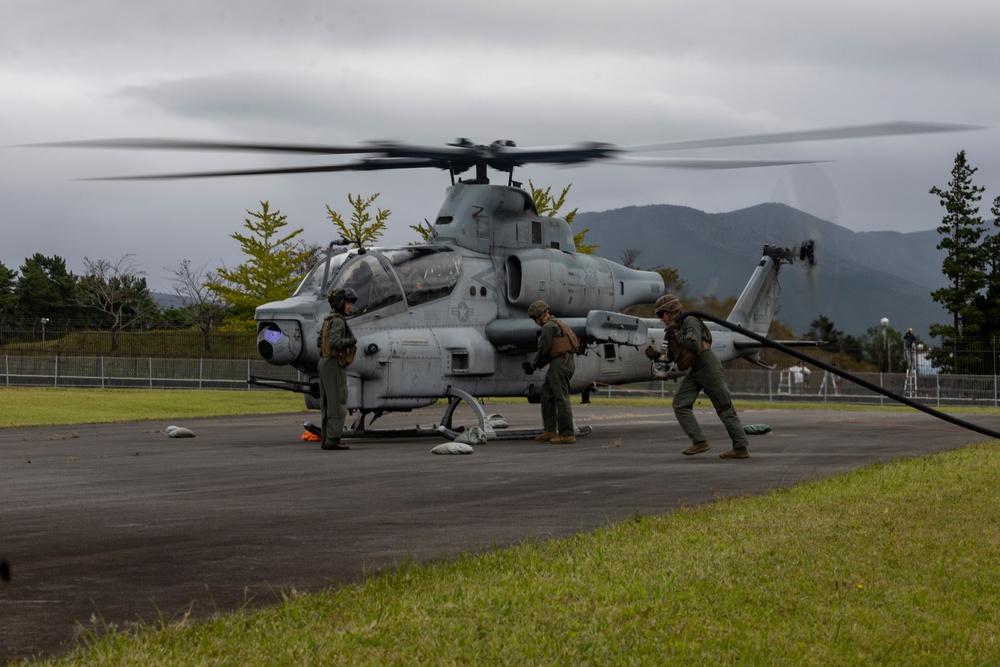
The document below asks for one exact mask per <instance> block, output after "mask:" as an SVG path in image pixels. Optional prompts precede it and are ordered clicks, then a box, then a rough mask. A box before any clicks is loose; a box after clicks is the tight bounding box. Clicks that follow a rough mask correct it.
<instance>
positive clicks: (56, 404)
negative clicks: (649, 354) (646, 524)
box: [0, 387, 994, 428]
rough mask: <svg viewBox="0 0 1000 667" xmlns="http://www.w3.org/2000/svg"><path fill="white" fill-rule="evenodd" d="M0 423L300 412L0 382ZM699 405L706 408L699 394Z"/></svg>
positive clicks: (292, 403)
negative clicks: (13, 384) (9, 384)
mask: <svg viewBox="0 0 1000 667" xmlns="http://www.w3.org/2000/svg"><path fill="white" fill-rule="evenodd" d="M670 400H671V399H670V398H648V397H637V398H627V399H617V398H613V399H608V398H596V397H592V398H591V403H593V404H594V405H633V406H637V407H663V409H664V410H669V409H670ZM484 402H485V403H486V404H488V405H489V404H495V405H503V404H505V403H524V399H523V398H510V399H503V398H490V399H487V400H486V401H484ZM734 404H735V405H736V408H737V410H748V409H755V410H767V409H780V410H852V411H865V410H869V411H870V410H877V411H882V412H884V411H887V410H890V411H891V410H904V411H908V410H912V408H908V407H905V406H884V407H879V406H866V405H839V404H833V403H805V402H804V403H781V404H776V403H768V402H761V401H752V402H751V401H735V402H734ZM0 405H2V406H3V408H4V409H3V410H2V411H0V428H14V427H26V426H57V425H62V424H102V423H114V422H126V421H142V420H155V419H171V418H176V419H180V418H184V417H186V418H192V417H219V416H225V415H239V414H267V413H279V412H302V411H304V410H305V404H304V402H303V399H302V396H301V394H293V393H291V392H285V391H221V390H202V389H171V390H162V389H89V388H88V389H81V388H69V387H66V388H63V387H0ZM696 406H697V407H704V408H709V407H711V403H709V402H708V401H707V400H705V399H701V400H699V401H698V402H697V403H696ZM948 412H950V413H962V412H965V413H969V412H972V413H975V412H982V413H992V412H994V411H993V410H991V409H989V408H949V409H948Z"/></svg>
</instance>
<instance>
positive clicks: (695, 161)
mask: <svg viewBox="0 0 1000 667" xmlns="http://www.w3.org/2000/svg"><path fill="white" fill-rule="evenodd" d="M820 162H827V160H728V159H725V158H716V159H713V158H704V159H703V158H683V157H681V158H641V157H620V158H616V159H614V160H610V161H609V162H608V164H616V165H625V166H630V167H632V166H635V167H660V168H667V169H753V168H755V167H783V166H787V165H794V164H816V163H820Z"/></svg>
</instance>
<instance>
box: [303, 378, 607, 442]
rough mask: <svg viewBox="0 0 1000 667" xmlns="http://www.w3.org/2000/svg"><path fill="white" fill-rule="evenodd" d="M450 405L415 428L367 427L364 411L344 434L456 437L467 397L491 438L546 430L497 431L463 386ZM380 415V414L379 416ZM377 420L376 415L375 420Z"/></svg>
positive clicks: (582, 431) (580, 432) (580, 431)
mask: <svg viewBox="0 0 1000 667" xmlns="http://www.w3.org/2000/svg"><path fill="white" fill-rule="evenodd" d="M447 394H448V407H447V408H445V411H444V416H443V417H442V419H441V423H440V424H434V425H431V426H416V427H415V428H412V429H410V428H399V429H367V428H365V417H366V415H365V413H360V414H358V416H357V417H356V418H355V420H354V423H353V424H351V426H350V427H349V428H345V429H344V432H343V435H342V437H344V438H425V437H430V436H440V437H443V438H445V439H447V440H455V439H456V438H458V437H459V436H460V435H461V434H462V432H463V431H464V430H465V427H464V426H461V425H459V426H457V427H453V426H452V419H453V417H454V416H455V410H456V409H457V408H458V406H459V405H460V404H461V402H462V401H465V402H466V403H467V404H468V405H469V407H470V408H472V411H473V412H474V413H475V415H476V419H477V421H478V422H479V428H481V429H482V430H483V433H485V434H486V439H487V441H489V440H529V439H531V438H534V437H537V436H539V435H541V434H542V430H541V429H519V430H512V431H507V430H505V431H503V433H497V432H496V430H494V428H493V425H492V424H490V420H489V417H487V416H486V412H485V411H484V410H483V406H481V405H480V404H479V401H477V400H476V398H475V397H474V396H473V395H472V394H470V393H468V392H466V391H463V390H461V389H455V388H454V387H449V388H448V391H447ZM377 418H378V415H376V417H375V419H377ZM372 421H374V419H373V420H372ZM303 427H304V428H305V429H306V430H307V431H309V432H310V433H312V434H313V435H317V436H320V437H322V431H321V430H320V427H319V426H316V425H315V424H313V423H312V422H305V423H304V424H303ZM591 431H593V428H591V427H590V426H584V427H582V428H577V429H574V435H577V436H581V437H582V436H585V435H588V434H589V433H590V432H591Z"/></svg>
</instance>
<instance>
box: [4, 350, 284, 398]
mask: <svg viewBox="0 0 1000 667" xmlns="http://www.w3.org/2000/svg"><path fill="white" fill-rule="evenodd" d="M251 375H256V376H262V377H268V378H275V379H279V380H290V381H299V380H304V378H301V377H300V374H299V372H298V371H296V370H295V369H294V368H291V367H289V366H284V367H277V366H272V365H271V364H269V363H267V362H266V361H264V360H263V359H157V358H154V357H146V358H138V357H109V356H99V357H62V356H55V357H51V356H44V357H43V356H30V357H25V356H12V355H5V356H4V357H3V366H2V367H0V385H4V386H31V387H101V388H106V389H125V388H139V389H240V390H260V389H263V387H259V386H256V385H250V384H248V383H247V379H248V378H249V377H250V376H251Z"/></svg>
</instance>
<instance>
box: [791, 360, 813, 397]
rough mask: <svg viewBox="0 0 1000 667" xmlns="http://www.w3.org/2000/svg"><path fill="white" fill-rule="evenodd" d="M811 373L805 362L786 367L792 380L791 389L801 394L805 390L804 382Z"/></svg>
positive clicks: (807, 380)
mask: <svg viewBox="0 0 1000 667" xmlns="http://www.w3.org/2000/svg"><path fill="white" fill-rule="evenodd" d="M811 373H812V371H810V370H809V369H808V368H807V367H806V365H805V364H803V363H802V362H799V363H797V364H795V365H794V366H792V367H790V368H789V369H788V374H789V375H790V376H791V380H792V391H794V392H795V393H796V394H801V393H802V392H803V391H804V390H805V386H806V383H807V382H809V375H810V374H811Z"/></svg>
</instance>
